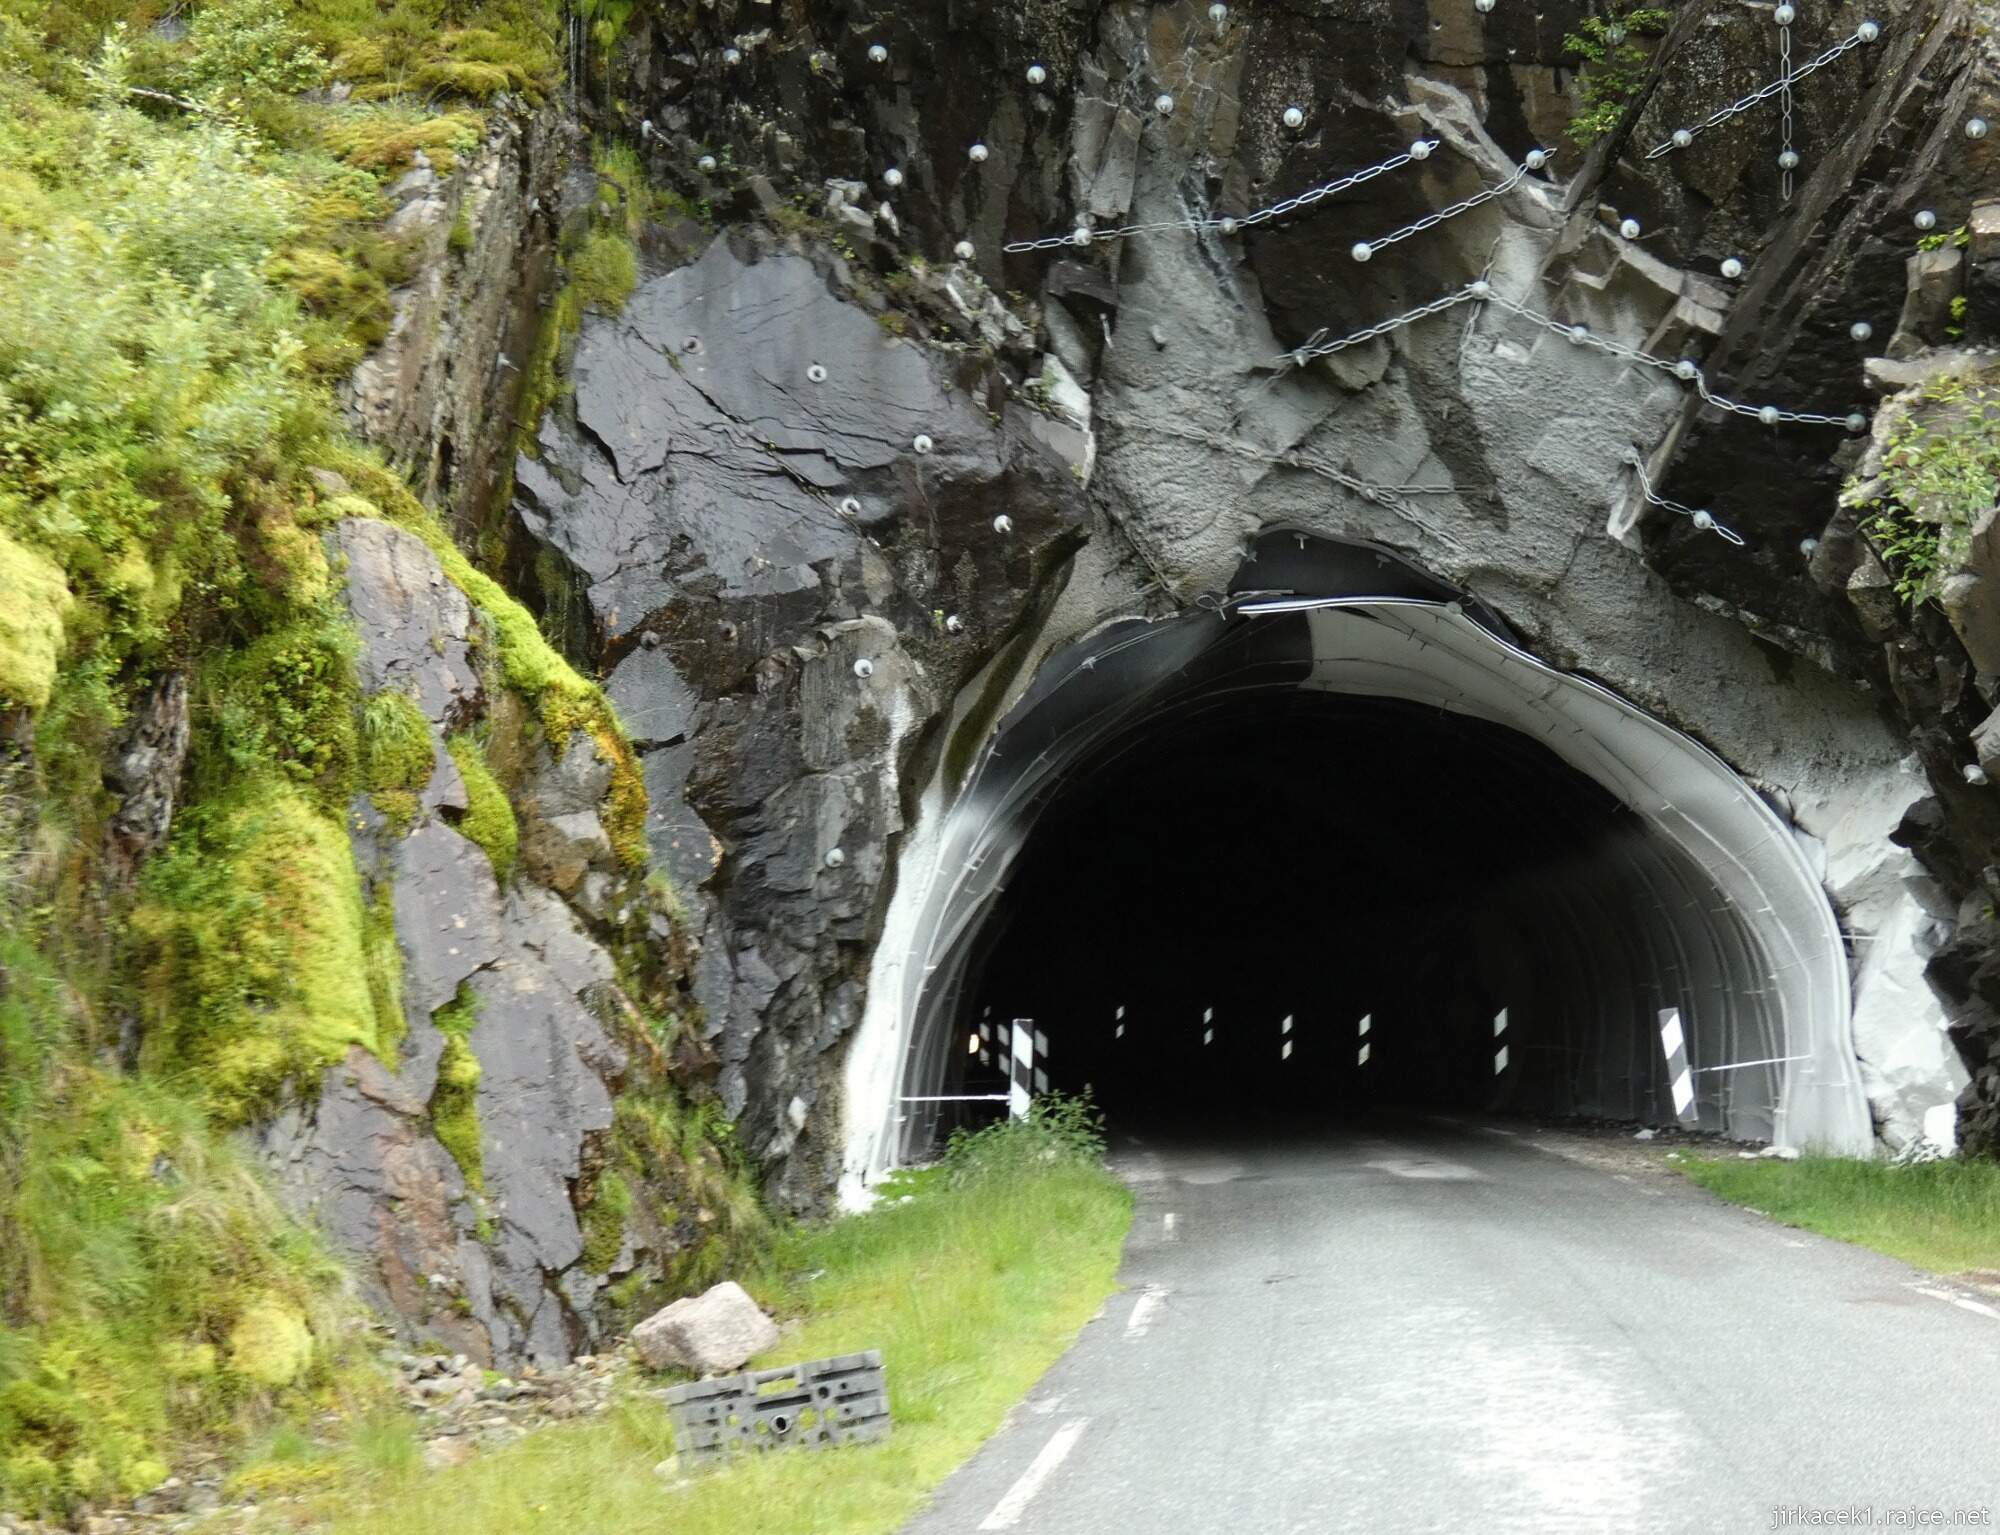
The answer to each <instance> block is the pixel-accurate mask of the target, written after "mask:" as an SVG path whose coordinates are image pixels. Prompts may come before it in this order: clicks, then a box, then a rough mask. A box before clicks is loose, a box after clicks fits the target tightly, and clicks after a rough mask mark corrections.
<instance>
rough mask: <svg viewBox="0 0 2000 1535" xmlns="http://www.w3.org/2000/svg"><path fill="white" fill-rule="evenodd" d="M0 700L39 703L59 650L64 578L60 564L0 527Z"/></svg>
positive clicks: (66, 602)
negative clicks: (2, 597)
mask: <svg viewBox="0 0 2000 1535" xmlns="http://www.w3.org/2000/svg"><path fill="white" fill-rule="evenodd" d="M0 590H4V591H5V592H6V593H7V600H6V601H5V602H4V603H0V700H4V701H7V702H11V703H16V704H25V705H27V707H29V708H30V709H39V708H41V707H42V706H43V705H44V704H46V703H47V702H48V701H49V690H50V688H51V687H52V686H53V685H54V683H55V679H56V662H57V661H58V660H59V659H60V658H61V656H62V648H63V618H64V616H65V615H66V614H67V613H68V612H69V608H70V602H71V600H72V599H71V597H70V592H69V584H68V583H67V582H66V581H65V580H64V579H63V572H62V567H61V566H60V565H58V564H56V563H55V561H53V560H51V559H49V558H48V557H46V556H45V555H41V554H37V553H36V552H35V551H34V550H32V549H29V548H27V547H25V546H24V545H21V544H18V543H16V542H15V541H14V540H13V539H11V538H9V537H8V536H7V535H6V533H4V532H0Z"/></svg>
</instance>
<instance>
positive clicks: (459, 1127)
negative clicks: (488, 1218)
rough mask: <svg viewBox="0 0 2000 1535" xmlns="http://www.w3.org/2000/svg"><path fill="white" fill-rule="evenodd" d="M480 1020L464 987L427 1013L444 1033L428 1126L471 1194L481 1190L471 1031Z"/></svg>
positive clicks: (483, 1174)
mask: <svg viewBox="0 0 2000 1535" xmlns="http://www.w3.org/2000/svg"><path fill="white" fill-rule="evenodd" d="M478 1021H479V1007H478V998H477V997H476V996H474V995H473V992H472V989H471V988H470V987H469V986H460V987H459V988H458V995H457V996H455V997H453V998H452V999H451V1001H449V1002H447V1003H446V1004H445V1005H444V1006H443V1007H441V1008H439V1009H438V1010H437V1011H436V1012H435V1013H433V1014H432V1015H431V1022H432V1023H434V1024H435V1025H437V1030H438V1032H439V1033H440V1034H442V1035H444V1053H443V1054H442V1055H441V1056H440V1057H439V1058H438V1077H437V1087H436V1088H435V1089H434V1090H433V1091H432V1093H431V1129H432V1132H433V1133H434V1134H435V1135H436V1136H437V1138H438V1143H439V1144H440V1145H442V1146H443V1147H444V1149H445V1150H446V1151H448V1152H450V1153H451V1159H452V1160H453V1161H454V1162H456V1163H457V1164H458V1170H459V1171H460V1172H462V1173H463V1174H465V1181H466V1184H467V1186H469V1187H470V1188H471V1189H472V1190H473V1192H474V1193H477V1194H484V1193H485V1192H486V1153H485V1150H484V1148H483V1146H482V1145H481V1142H480V1132H479V1105H478V1097H479V1057H478V1056H477V1055H475V1054H474V1053H473V1049H472V1041H471V1035H472V1030H473V1026H474V1025H475V1024H477V1023H478Z"/></svg>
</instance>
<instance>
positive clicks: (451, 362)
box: [342, 108, 576, 528]
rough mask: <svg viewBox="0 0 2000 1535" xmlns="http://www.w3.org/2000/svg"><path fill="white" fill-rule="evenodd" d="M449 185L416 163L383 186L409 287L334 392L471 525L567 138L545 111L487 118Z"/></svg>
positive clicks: (523, 328) (569, 152)
mask: <svg viewBox="0 0 2000 1535" xmlns="http://www.w3.org/2000/svg"><path fill="white" fill-rule="evenodd" d="M490 120H491V123H492V126H491V128H490V130H489V132H488V134H487V137H486V141H485V142H484V143H483V144H482V145H481V146H480V147H479V148H478V149H477V150H476V151H474V152H473V153H472V154H471V155H470V156H468V158H467V160H466V163H465V164H463V165H462V166H460V167H459V168H458V169H457V170H455V171H453V172H452V173H451V174H449V175H441V174H439V173H438V172H437V171H436V170H434V169H432V168H431V166H430V164H429V163H428V161H427V160H426V158H425V157H424V156H423V155H421V154H419V155H418V156H417V161H418V163H417V164H416V166H415V167H414V168H413V169H411V170H410V171H409V172H408V173H407V174H406V175H404V176H403V177H402V178H401V179H400V180H399V181H397V182H396V184H395V185H394V186H393V187H392V188H390V196H391V198H392V200H393V201H394V202H395V205H396V209H395V212H394V213H393V214H391V216H390V218H389V222H388V232H389V233H391V234H392V235H395V236H397V237H398V238H400V239H401V240H403V241H404V242H406V243H407V244H408V246H409V247H410V249H411V251H412V254H413V257H414V262H413V265H414V267H415V270H416V274H417V275H416V276H415V277H414V278H413V279H412V280H411V281H410V282H409V283H408V284H407V285H405V286H404V287H403V288H401V289H399V290H398V291H397V293H396V294H395V302H396V310H395V316H394V319H393V320H392V321H391V327H390V332H389V336H388V339H387V340H386V341H384V342H383V344H382V345H381V346H380V347H378V348H377V349H376V350H375V351H374V352H373V353H372V354H370V356H369V357H368V358H366V359H365V360H364V361H363V362H362V364H361V365H360V367H359V368H357V369H356V370H355V372H354V376H353V378H352V379H351V380H350V381H349V383H348V386H347V388H346V390H345V392H344V398H343V402H342V403H343V404H344V405H345V406H346V408H347V412H348V416H349V419H350V420H351V421H352V422H353V423H354V425H355V426H356V427H357V428H358V429H359V430H360V431H361V432H362V433H363V434H364V435H365V436H367V437H369V438H370V439H372V440H373V441H375V442H377V443H379V444H381V446H382V448H383V450H384V451H385V452H386V453H387V454H388V456H389V458H390V459H391V461H392V462H394V463H395V464H396V466H397V467H398V468H399V469H401V470H403V471H404V472H405V473H406V474H408V475H409V477H410V479H411V481H412V482H413V483H414V485H415V487H416V489H417V491H418V492H419V493H420V494H421V495H422V496H423V497H424V499H425V500H426V501H428V502H430V503H431V504H432V505H433V506H436V507H438V508H440V509H441V510H443V511H444V512H446V514H447V515H448V518H449V520H450V521H451V522H452V523H453V524H454V525H455V526H458V527H461V528H465V527H469V525H470V524H471V523H472V521H473V520H474V519H475V518H476V516H477V515H478V514H479V513H480V512H481V511H482V510H483V508H484V507H485V505H486V503H487V501H488V500H489V499H490V497H491V496H492V494H493V491H494V488H495V485H496V483H497V481H498V478H499V474H500V471H501V470H502V469H504V468H505V467H506V465H507V461H508V456H509V453H510V451H511V447H512V443H513V435H514V434H513V414H514V411H513V402H514V400H515V399H516V397H517V396H518V395H519V393H520V384H521V377H522V372H521V370H522V368H523V367H524V366H525V365H526V361H527V357H528V353H529V350H530V348H531V347H532V345H533V341H534V334H535V327H536V326H537V324H538V323H539V320H540V314H539V309H538V303H539V300H540V298H541V296H542V291H543V285H544V281H545V279H546V276H547V273H548V268H549V260H550V253H551V251H552V250H553V248H554V244H555V237H556V232H557V228H558V225H559V224H560V222H561V219H562V216H563V210H564V206H565V204H564V193H563V188H564V186H565V180H564V178H565V174H566V172H567V170H568V167H569V164H570V161H571V159H572V157H573V155H574V154H575V152H576V151H575V141H576V130H575V127H574V125H573V124H571V123H568V122H566V121H565V120H564V119H563V117H562V116H561V115H560V113H558V112H557V111H556V110H554V109H553V108H551V109H548V110H545V111H542V112H539V113H536V114H534V115H532V116H516V115H513V114H510V113H494V114H493V115H492V117H491V119H490Z"/></svg>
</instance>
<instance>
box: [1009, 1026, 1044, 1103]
mask: <svg viewBox="0 0 2000 1535" xmlns="http://www.w3.org/2000/svg"><path fill="white" fill-rule="evenodd" d="M1037 1048H1039V1049H1040V1051H1041V1052H1042V1054H1043V1056H1044V1058H1046V1057H1047V1054H1048V1048H1049V1042H1048V1037H1047V1036H1046V1035H1044V1034H1043V1033H1042V1031H1041V1030H1040V1029H1038V1028H1036V1027H1035V1021H1034V1019H1032V1018H1016V1019H1015V1020H1014V1038H1013V1059H1012V1060H1011V1061H1010V1062H1009V1064H1008V1072H1007V1114H1008V1117H1010V1118H1012V1119H1026V1118H1027V1117H1028V1106H1029V1104H1031V1103H1033V1102H1034V1096H1035V1092H1036V1091H1038V1090H1039V1091H1047V1089H1048V1085H1049V1079H1048V1077H1047V1076H1046V1075H1044V1074H1043V1073H1042V1072H1041V1071H1039V1070H1037V1069H1036V1066H1035V1053H1036V1050H1037Z"/></svg>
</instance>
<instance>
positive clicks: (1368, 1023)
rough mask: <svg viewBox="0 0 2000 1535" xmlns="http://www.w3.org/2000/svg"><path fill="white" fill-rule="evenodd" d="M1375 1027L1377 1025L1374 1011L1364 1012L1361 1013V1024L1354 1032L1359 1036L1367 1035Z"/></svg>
mask: <svg viewBox="0 0 2000 1535" xmlns="http://www.w3.org/2000/svg"><path fill="white" fill-rule="evenodd" d="M1373 1027H1375V1015H1374V1014H1373V1013H1363V1014H1362V1015H1361V1023H1360V1026H1359V1027H1358V1028H1357V1029H1356V1030H1355V1031H1354V1032H1355V1034H1356V1035H1357V1036H1359V1035H1365V1034H1366V1033H1367V1032H1368V1031H1369V1030H1370V1029H1372V1028H1373Z"/></svg>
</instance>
